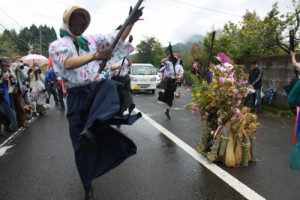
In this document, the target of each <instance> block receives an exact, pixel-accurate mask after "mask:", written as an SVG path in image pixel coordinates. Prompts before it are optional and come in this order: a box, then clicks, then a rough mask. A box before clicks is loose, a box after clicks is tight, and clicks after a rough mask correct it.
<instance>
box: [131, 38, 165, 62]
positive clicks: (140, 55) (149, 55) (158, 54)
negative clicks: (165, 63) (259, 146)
mask: <svg viewBox="0 0 300 200" xmlns="http://www.w3.org/2000/svg"><path fill="white" fill-rule="evenodd" d="M136 51H137V54H135V55H134V57H133V60H132V61H133V62H137V63H151V64H153V65H154V66H155V67H157V66H159V65H160V61H161V60H162V58H164V56H165V51H164V48H163V47H162V45H161V43H160V42H159V41H158V40H157V39H156V38H154V37H146V39H145V40H142V41H141V42H140V43H139V44H138V45H137V46H136Z"/></svg>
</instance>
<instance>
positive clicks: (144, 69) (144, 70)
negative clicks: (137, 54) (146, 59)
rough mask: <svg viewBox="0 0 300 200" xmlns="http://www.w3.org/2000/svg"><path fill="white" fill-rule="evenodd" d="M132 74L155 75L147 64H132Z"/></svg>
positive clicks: (152, 68) (151, 67)
mask: <svg viewBox="0 0 300 200" xmlns="http://www.w3.org/2000/svg"><path fill="white" fill-rule="evenodd" d="M132 75H155V70H154V67H153V66H148V65H140V66H132Z"/></svg>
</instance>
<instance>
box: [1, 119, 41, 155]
mask: <svg viewBox="0 0 300 200" xmlns="http://www.w3.org/2000/svg"><path fill="white" fill-rule="evenodd" d="M35 119H36V117H35V118H32V119H31V120H29V121H28V122H29V123H28V125H30V124H31V123H32V122H33V121H34V120H35ZM23 130H25V129H24V128H19V129H18V130H17V131H16V132H14V133H13V134H12V135H11V136H10V137H9V138H7V139H6V140H5V141H4V142H3V143H2V144H0V149H1V148H2V147H4V146H5V145H7V144H9V143H11V142H12V141H13V140H14V139H15V138H17V137H18V135H20V133H21V132H23Z"/></svg>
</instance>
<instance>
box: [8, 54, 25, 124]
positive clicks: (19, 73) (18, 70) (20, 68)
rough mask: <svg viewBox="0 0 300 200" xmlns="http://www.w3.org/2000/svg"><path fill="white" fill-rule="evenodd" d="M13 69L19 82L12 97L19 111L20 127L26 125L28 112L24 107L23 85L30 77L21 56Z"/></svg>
mask: <svg viewBox="0 0 300 200" xmlns="http://www.w3.org/2000/svg"><path fill="white" fill-rule="evenodd" d="M11 70H13V71H14V73H15V75H16V80H17V83H16V84H15V87H14V89H13V92H12V98H13V102H14V107H15V109H16V113H17V119H18V127H23V128H24V127H26V113H25V110H24V107H23V98H22V91H21V90H22V87H23V84H24V82H25V81H26V80H27V79H28V75H27V73H26V72H25V71H24V65H23V62H21V61H20V59H19V58H16V59H15V62H14V63H13V64H12V65H11Z"/></svg>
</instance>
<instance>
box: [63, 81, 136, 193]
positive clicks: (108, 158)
mask: <svg viewBox="0 0 300 200" xmlns="http://www.w3.org/2000/svg"><path fill="white" fill-rule="evenodd" d="M119 86H120V84H119V83H117V82H116V81H110V80H101V81H99V82H95V83H92V84H89V85H85V86H80V87H76V88H71V89H68V96H67V106H68V113H67V118H68V121H69V131H70V137H71V140H72V145H73V148H74V151H75V161H76V166H77V169H78V172H79V175H80V178H81V181H82V183H83V185H84V188H85V190H89V188H90V185H91V182H92V181H93V180H94V179H95V178H97V177H98V176H101V175H103V174H105V173H106V172H108V171H110V170H111V169H113V168H114V167H116V166H118V165H119V164H121V163H122V162H123V161H124V160H126V159H127V158H128V157H130V156H132V155H134V154H136V151H137V147H136V145H135V144H134V142H133V141H132V140H131V139H129V138H128V137H126V136H125V135H124V134H122V133H121V132H119V131H118V130H117V129H115V128H113V127H111V126H110V125H112V124H114V123H116V124H118V123H121V124H122V123H123V124H130V125H131V124H133V123H134V122H135V121H136V120H137V119H138V118H139V117H141V115H140V114H136V115H129V116H128V115H127V116H123V117H120V116H118V115H119V113H120V99H119V94H118V89H117V88H118V87H119ZM85 129H89V130H90V131H91V132H92V133H94V136H95V142H93V143H92V144H90V145H80V143H79V142H78V137H79V134H80V133H81V132H82V131H83V130H85Z"/></svg>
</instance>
